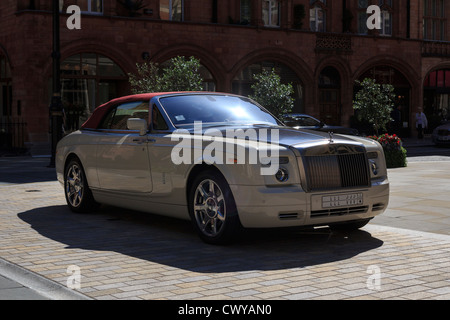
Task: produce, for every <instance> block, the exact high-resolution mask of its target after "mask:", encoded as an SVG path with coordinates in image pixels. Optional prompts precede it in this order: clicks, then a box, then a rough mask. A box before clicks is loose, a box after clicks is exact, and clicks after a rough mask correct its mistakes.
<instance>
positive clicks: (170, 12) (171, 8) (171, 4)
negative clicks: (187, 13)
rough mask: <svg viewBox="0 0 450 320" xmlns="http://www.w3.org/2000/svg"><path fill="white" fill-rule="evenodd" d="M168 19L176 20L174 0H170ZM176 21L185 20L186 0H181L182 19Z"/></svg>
mask: <svg viewBox="0 0 450 320" xmlns="http://www.w3.org/2000/svg"><path fill="white" fill-rule="evenodd" d="M168 21H174V20H173V0H169V20H168ZM175 21H184V0H181V20H175Z"/></svg>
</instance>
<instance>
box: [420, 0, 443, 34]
mask: <svg viewBox="0 0 450 320" xmlns="http://www.w3.org/2000/svg"><path fill="white" fill-rule="evenodd" d="M446 23H447V20H446V18H445V2H444V0H424V1H423V38H424V39H426V40H438V41H445V39H446V34H445V29H446Z"/></svg>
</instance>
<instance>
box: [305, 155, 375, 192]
mask: <svg viewBox="0 0 450 320" xmlns="http://www.w3.org/2000/svg"><path fill="white" fill-rule="evenodd" d="M304 160H305V171H306V177H307V183H308V189H309V191H317V190H333V189H340V188H352V187H368V186H370V173H369V167H368V165H367V159H366V155H365V153H350V154H348V153H346V154H331V155H310V156H305V157H304Z"/></svg>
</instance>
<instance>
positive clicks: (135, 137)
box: [96, 101, 152, 194]
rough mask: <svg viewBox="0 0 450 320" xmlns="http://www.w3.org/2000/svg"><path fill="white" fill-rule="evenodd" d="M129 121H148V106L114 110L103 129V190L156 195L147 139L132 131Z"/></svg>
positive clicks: (99, 165) (100, 170) (100, 176)
mask: <svg viewBox="0 0 450 320" xmlns="http://www.w3.org/2000/svg"><path fill="white" fill-rule="evenodd" d="M129 118H142V119H145V120H147V121H148V118H149V117H148V102H143V101H137V102H127V103H123V104H120V105H118V106H116V107H115V108H112V109H111V110H110V111H109V113H108V114H107V115H106V117H105V119H104V120H103V121H102V123H101V125H100V131H101V133H102V134H101V136H100V137H99V140H98V147H97V152H96V154H97V156H96V166H97V175H98V180H99V185H100V188H101V189H102V190H111V191H118V192H122V193H135V194H144V193H150V192H151V191H152V179H151V172H150V162H149V157H148V143H149V142H148V141H147V136H146V135H145V136H140V134H139V132H138V131H134V130H128V128H127V120H128V119H129Z"/></svg>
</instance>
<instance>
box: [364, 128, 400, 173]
mask: <svg viewBox="0 0 450 320" xmlns="http://www.w3.org/2000/svg"><path fill="white" fill-rule="evenodd" d="M368 138H370V139H373V140H376V141H378V142H379V143H380V144H381V146H382V147H383V150H384V157H385V159H386V165H387V167H388V168H399V167H406V166H407V161H406V149H405V148H403V144H402V140H401V139H400V138H399V137H398V136H397V135H395V134H393V135H389V134H387V133H385V134H382V135H380V136H378V137H377V136H368Z"/></svg>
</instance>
